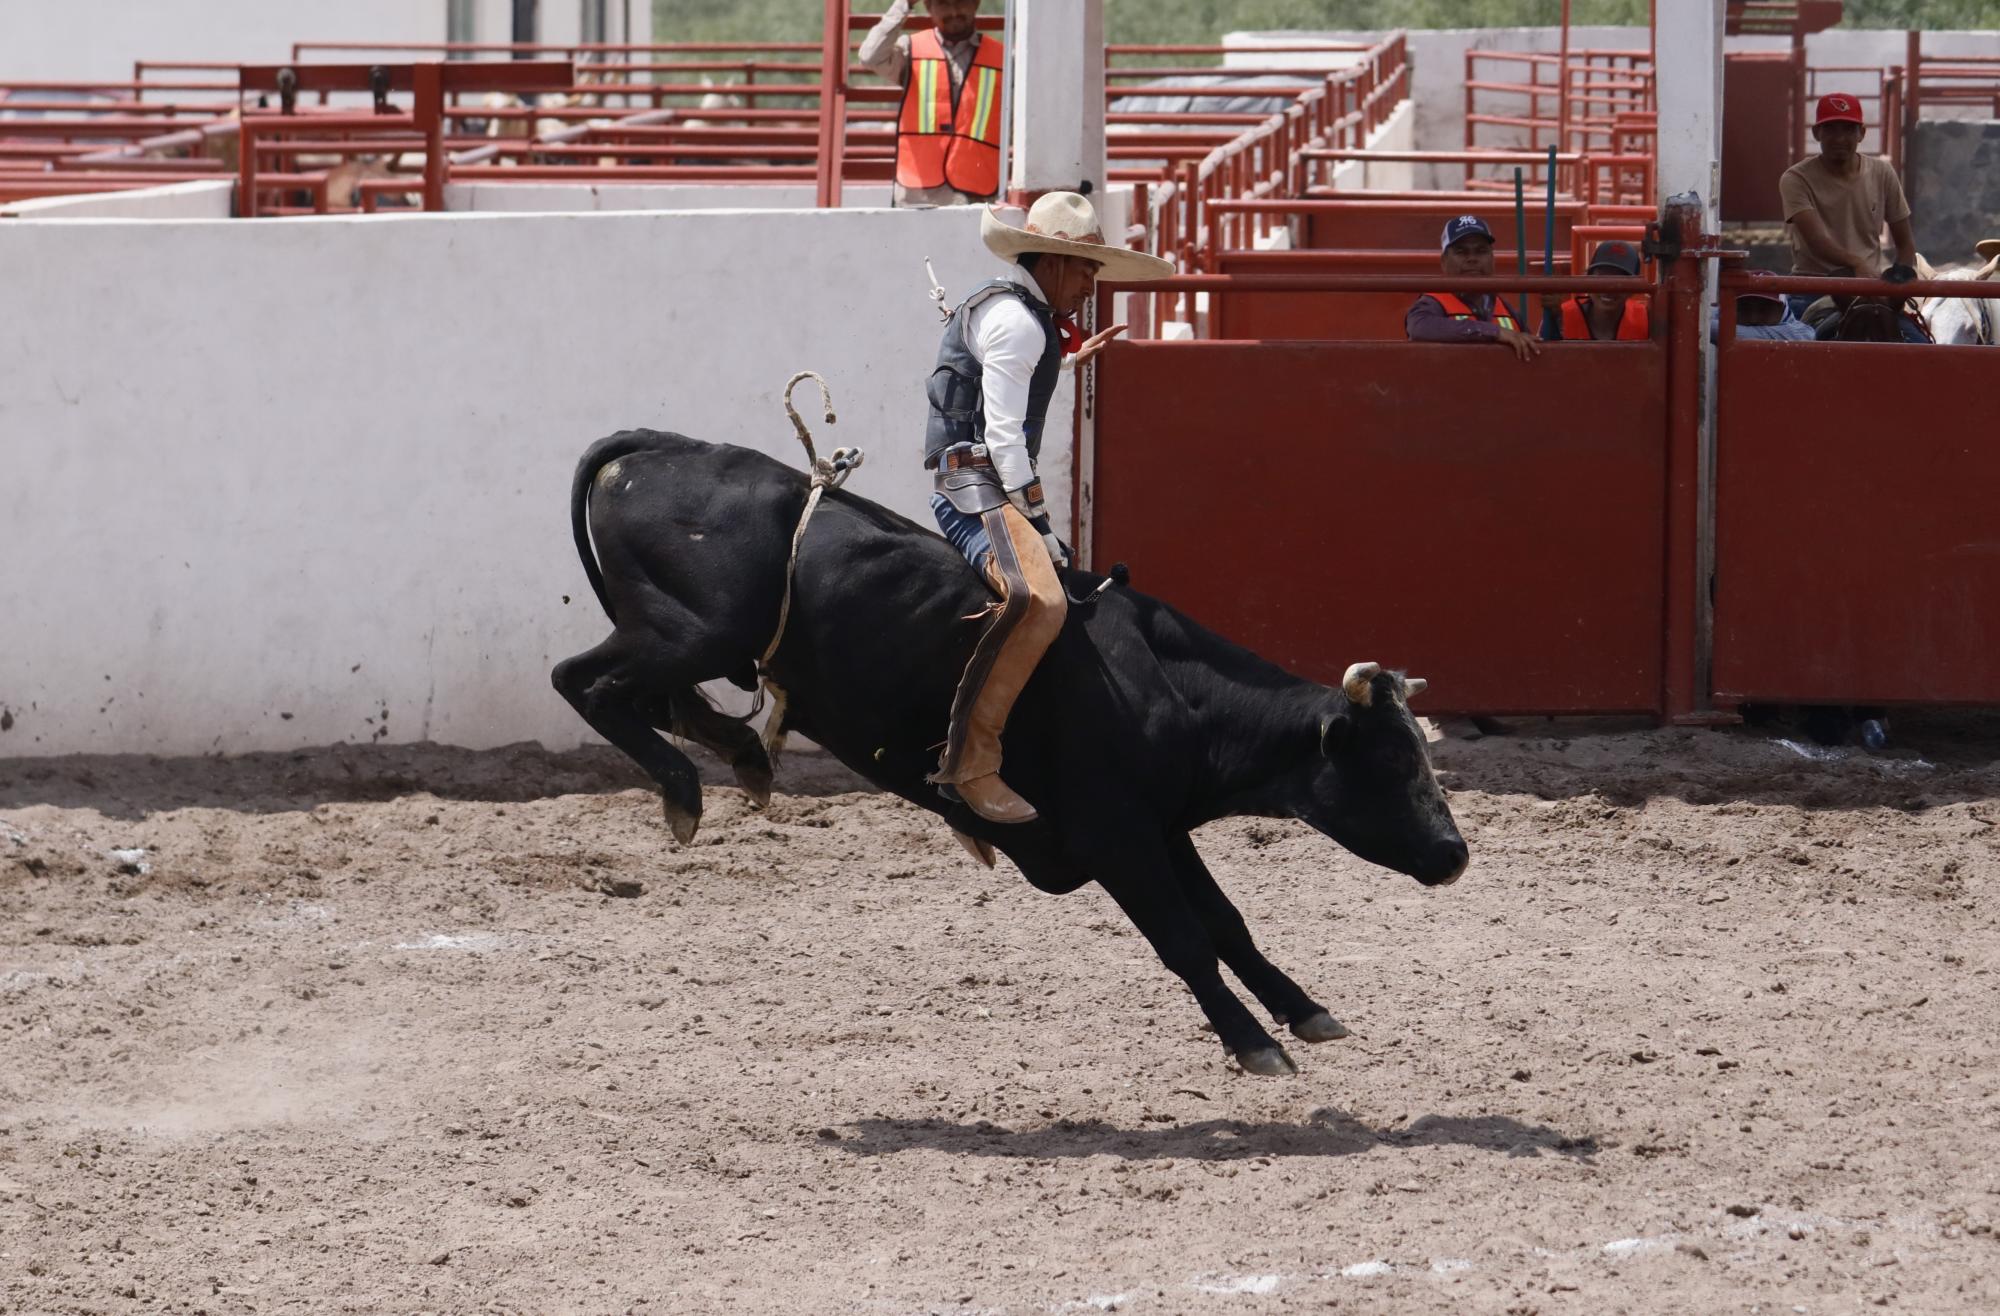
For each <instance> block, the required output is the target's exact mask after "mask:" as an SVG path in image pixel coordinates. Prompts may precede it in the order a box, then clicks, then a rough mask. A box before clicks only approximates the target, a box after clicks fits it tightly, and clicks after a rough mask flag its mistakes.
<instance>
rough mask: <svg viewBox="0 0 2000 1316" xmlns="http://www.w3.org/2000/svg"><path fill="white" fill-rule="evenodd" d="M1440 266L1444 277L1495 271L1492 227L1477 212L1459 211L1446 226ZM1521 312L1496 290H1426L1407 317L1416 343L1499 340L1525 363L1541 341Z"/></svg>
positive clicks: (1406, 329) (1470, 276)
mask: <svg viewBox="0 0 2000 1316" xmlns="http://www.w3.org/2000/svg"><path fill="white" fill-rule="evenodd" d="M1441 241H1442V244H1443V247H1444V251H1443V254H1442V255H1440V256H1439V257H1438V265H1439V267H1440V268H1441V269H1442V270H1443V271H1444V275H1445V281H1446V282H1450V281H1451V280H1452V279H1483V278H1488V277H1490V276H1491V275H1492V273H1493V230H1492V229H1490V228H1488V227H1486V221H1485V220H1483V219H1481V218H1479V216H1477V215H1460V216H1459V217H1458V218H1457V219H1454V220H1452V221H1451V222H1450V223H1448V224H1446V225H1445V226H1444V236H1443V238H1442V239H1441ZM1522 324H1523V321H1522V319H1521V314H1520V312H1519V311H1517V310H1515V309H1514V308H1513V307H1512V306H1509V305H1508V304H1507V302H1506V299H1505V298H1501V297H1495V296H1494V295H1493V294H1491V293H1484V292H1478V293H1471V294H1466V293H1460V292H1427V293H1425V294H1424V295H1423V296H1421V297H1419V298H1417V302H1416V305H1414V306H1412V307H1411V308H1410V311H1409V314H1408V315H1405V316H1404V317H1403V332H1404V334H1406V335H1407V336H1408V337H1409V340H1410V341H1411V342H1413V343H1499V344H1501V345H1502V346H1504V347H1507V348H1508V349H1510V350H1511V351H1512V352H1513V353H1514V355H1515V356H1517V357H1519V358H1521V360H1523V361H1526V360H1528V359H1530V358H1531V357H1534V356H1538V355H1540V353H1541V350H1542V348H1541V344H1539V343H1537V342H1536V341H1535V340H1534V339H1533V338H1531V337H1529V336H1528V335H1527V334H1526V333H1524V332H1522Z"/></svg>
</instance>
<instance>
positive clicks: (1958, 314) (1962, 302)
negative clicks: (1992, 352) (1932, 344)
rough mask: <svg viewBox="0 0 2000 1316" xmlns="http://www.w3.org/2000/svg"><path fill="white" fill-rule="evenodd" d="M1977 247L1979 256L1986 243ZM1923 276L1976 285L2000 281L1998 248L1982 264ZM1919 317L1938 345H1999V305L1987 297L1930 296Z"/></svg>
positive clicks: (1999, 254) (1984, 252)
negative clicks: (1922, 318) (1929, 329)
mask: <svg viewBox="0 0 2000 1316" xmlns="http://www.w3.org/2000/svg"><path fill="white" fill-rule="evenodd" d="M1979 245H1980V254H1981V255H1987V254H1988V252H1987V249H1988V247H1989V244H1988V243H1985V242H1982V243H1980V244H1979ZM1926 277H1932V278H1939V279H1963V280H1966V281H1968V282H1977V283H1989V282H1994V281H1996V280H2000V249H1995V250H1994V251H1993V252H1992V256H1991V259H1989V260H1988V261H1987V262H1986V264H1984V265H1966V266H1959V267H1957V268H1954V269H1949V270H1937V271H1931V272H1930V273H1929V274H1928V275H1927V276H1926ZM1923 315H1924V319H1925V321H1926V322H1928V323H1929V325H1930V327H1931V336H1932V337H1934V338H1935V339H1937V341H1938V342H1939V343H1940V344H1946V345H1960V346H1963V345H1973V346H1979V347H1992V346H1995V345H1996V344H2000V304H1996V303H1995V302H1994V301H1993V300H1992V299H1990V298H1985V297H1931V298H1928V299H1926V300H1925V302H1924V304H1923Z"/></svg>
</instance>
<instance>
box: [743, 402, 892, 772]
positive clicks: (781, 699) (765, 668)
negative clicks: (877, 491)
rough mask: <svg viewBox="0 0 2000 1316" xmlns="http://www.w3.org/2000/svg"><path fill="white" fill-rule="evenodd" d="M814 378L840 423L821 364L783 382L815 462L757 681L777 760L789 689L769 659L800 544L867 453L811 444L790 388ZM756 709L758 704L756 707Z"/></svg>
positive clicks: (788, 603)
mask: <svg viewBox="0 0 2000 1316" xmlns="http://www.w3.org/2000/svg"><path fill="white" fill-rule="evenodd" d="M806 379H810V380H812V381H813V382H814V383H816V384H818V385H819V404H820V410H821V411H823V412H824V413H825V415H826V423H827V424H829V425H832V424H836V423H837V421H836V418H835V416H834V414H833V395H832V393H831V392H829V391H828V389H827V386H826V380H825V378H824V377H822V376H821V375H820V373H819V372H818V371H817V370H801V371H799V373H798V374H796V375H793V376H792V377H791V379H790V380H789V381H788V382H787V383H786V384H785V414H786V415H787V416H790V417H791V418H792V428H793V429H794V430H795V431H797V433H798V436H799V442H800V443H803V444H804V445H805V448H806V464H807V465H808V466H809V467H810V468H811V478H812V490H811V492H810V493H808V494H807V495H806V507H805V511H804V512H802V513H801V514H800V515H799V525H798V529H796V530H794V531H792V554H791V557H790V558H789V559H787V561H786V562H785V594H784V600H783V602H781V603H780V604H779V605H778V631H777V634H775V635H773V636H772V637H771V643H770V644H768V645H767V646H765V648H764V656H763V657H762V658H759V659H758V660H757V680H758V682H759V688H758V699H759V702H762V700H763V699H764V698H765V697H767V696H768V697H769V699H770V703H771V716H770V718H769V719H768V720H767V721H766V722H765V723H764V753H765V755H766V756H767V757H768V758H769V759H770V760H771V765H772V766H773V767H776V766H777V762H778V755H779V754H780V753H781V752H782V751H783V749H784V745H785V699H786V696H785V690H784V687H783V686H780V685H779V684H778V683H777V682H776V681H773V680H772V679H771V660H772V659H773V658H775V657H777V656H778V646H779V645H780V644H783V643H784V640H785V627H786V625H787V623H789V622H790V621H791V617H792V586H793V583H794V580H795V579H796V577H797V576H798V570H799V547H800V545H802V544H803V543H805V538H806V526H807V525H809V524H810V523H811V522H812V518H813V513H814V512H816V511H818V510H819V501H820V499H821V498H822V497H824V496H825V494H826V491H827V490H828V489H838V488H839V487H840V486H841V485H843V484H845V483H846V482H847V477H848V476H850V475H852V474H853V473H854V472H855V471H857V470H859V469H860V468H861V463H862V460H863V459H864V458H865V457H866V456H867V454H866V453H864V452H862V450H861V449H859V448H835V449H834V450H833V456H831V457H822V456H820V455H819V451H818V450H817V449H816V448H814V447H813V440H812V431H811V430H810V429H808V428H806V423H805V421H804V420H802V419H801V418H800V417H799V413H798V409H797V408H795V407H794V406H792V390H794V389H796V388H797V387H798V386H799V382H800V381H801V380H806ZM752 713H753V714H754V713H755V710H754V709H753V710H752Z"/></svg>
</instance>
